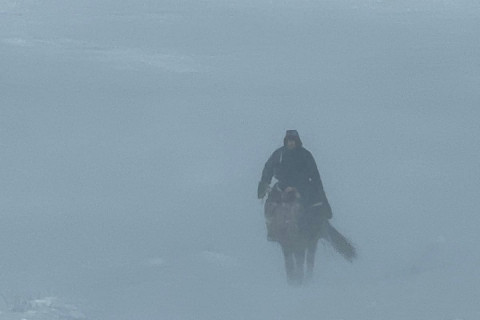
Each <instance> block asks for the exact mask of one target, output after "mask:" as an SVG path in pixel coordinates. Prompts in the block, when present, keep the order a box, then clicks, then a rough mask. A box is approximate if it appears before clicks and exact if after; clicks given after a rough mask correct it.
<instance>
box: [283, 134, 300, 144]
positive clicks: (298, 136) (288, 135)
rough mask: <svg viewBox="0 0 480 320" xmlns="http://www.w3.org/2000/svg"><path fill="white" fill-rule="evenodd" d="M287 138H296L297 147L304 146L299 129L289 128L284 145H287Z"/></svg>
mask: <svg viewBox="0 0 480 320" xmlns="http://www.w3.org/2000/svg"><path fill="white" fill-rule="evenodd" d="M287 140H295V143H296V145H297V147H301V146H302V140H300V135H299V134H298V131H297V130H287V132H286V134H285V138H284V139H283V145H284V146H286V145H287Z"/></svg>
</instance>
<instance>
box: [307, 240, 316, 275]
mask: <svg viewBox="0 0 480 320" xmlns="http://www.w3.org/2000/svg"><path fill="white" fill-rule="evenodd" d="M317 245H318V239H317V238H312V239H311V240H310V241H309V242H308V246H307V275H306V278H307V280H308V281H311V280H312V279H313V268H314V266H315V253H316V252H317Z"/></svg>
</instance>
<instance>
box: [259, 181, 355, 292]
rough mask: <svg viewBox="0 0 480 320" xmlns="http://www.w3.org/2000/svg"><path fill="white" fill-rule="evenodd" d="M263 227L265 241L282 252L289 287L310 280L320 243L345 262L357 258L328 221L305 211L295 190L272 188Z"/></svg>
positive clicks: (266, 203)
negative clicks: (337, 254) (265, 236)
mask: <svg viewBox="0 0 480 320" xmlns="http://www.w3.org/2000/svg"><path fill="white" fill-rule="evenodd" d="M265 224H266V227H267V239H268V240H269V241H274V242H278V243H279V244H280V246H281V248H282V252H283V257H284V260H285V270H286V274H287V282H288V283H289V284H290V285H301V284H304V283H308V282H310V281H311V280H312V278H313V270H314V265H315V253H316V251H317V245H318V241H319V240H320V239H324V240H325V241H326V242H328V243H329V244H331V245H332V247H333V248H334V249H335V251H337V252H338V253H340V254H341V255H342V256H343V257H344V258H345V259H347V260H348V261H350V262H352V261H353V259H354V258H355V257H356V249H355V247H354V246H353V245H352V244H351V243H350V242H349V241H348V240H347V239H346V238H345V237H344V236H343V235H342V234H341V233H340V232H338V231H337V230H336V229H335V228H334V227H333V226H332V225H331V224H330V223H329V221H328V220H327V219H324V218H322V217H321V216H320V215H318V214H315V213H313V212H312V211H311V210H305V208H304V206H303V205H302V203H301V201H300V194H299V193H298V191H297V190H296V189H295V188H292V187H288V188H286V189H284V190H281V189H280V188H279V187H278V186H277V185H275V186H274V187H273V188H272V189H271V190H270V192H269V194H268V198H267V201H266V202H265ZM305 264H306V270H305Z"/></svg>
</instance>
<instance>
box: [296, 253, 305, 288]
mask: <svg viewBox="0 0 480 320" xmlns="http://www.w3.org/2000/svg"><path fill="white" fill-rule="evenodd" d="M295 262H296V263H295V280H296V281H297V284H302V282H303V278H304V268H305V248H298V249H297V250H296V251H295Z"/></svg>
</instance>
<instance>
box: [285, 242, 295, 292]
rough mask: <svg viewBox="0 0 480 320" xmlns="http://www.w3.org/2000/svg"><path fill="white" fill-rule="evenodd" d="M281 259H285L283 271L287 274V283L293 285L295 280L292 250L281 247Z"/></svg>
mask: <svg viewBox="0 0 480 320" xmlns="http://www.w3.org/2000/svg"><path fill="white" fill-rule="evenodd" d="M282 251H283V257H284V259H285V271H286V272H287V281H288V283H289V284H293V282H294V278H295V262H294V260H293V254H292V250H290V249H289V248H287V246H282Z"/></svg>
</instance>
